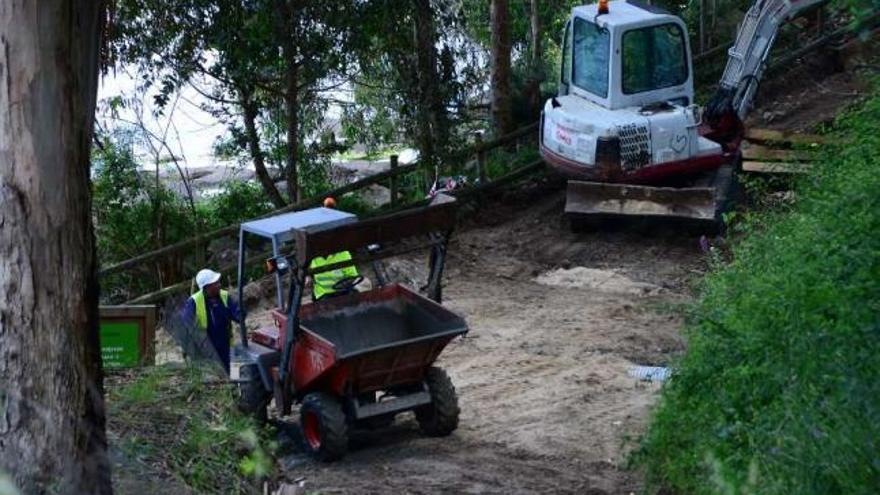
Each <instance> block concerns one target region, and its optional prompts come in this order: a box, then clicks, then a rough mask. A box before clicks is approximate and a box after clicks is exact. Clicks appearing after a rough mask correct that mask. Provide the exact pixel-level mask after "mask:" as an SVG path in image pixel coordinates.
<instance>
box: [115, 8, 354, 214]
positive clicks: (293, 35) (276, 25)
mask: <svg viewBox="0 0 880 495" xmlns="http://www.w3.org/2000/svg"><path fill="white" fill-rule="evenodd" d="M355 8H356V6H355V4H354V3H350V2H309V1H305V0H186V1H181V2H166V1H163V0H118V2H117V10H116V19H115V30H114V34H115V36H114V43H113V48H114V53H115V54H116V55H117V57H118V61H119V62H120V63H133V64H137V65H138V66H139V67H140V68H141V69H142V71H143V76H144V78H145V79H146V81H147V83H149V84H154V85H156V86H157V87H158V88H160V93H159V95H158V97H157V103H159V104H160V105H161V104H163V103H165V102H167V100H168V98H169V97H170V95H171V94H172V93H173V92H174V91H176V90H178V89H179V88H180V87H181V86H183V85H185V84H189V85H191V86H193V87H194V88H196V89H197V90H198V91H199V92H200V93H202V95H203V96H204V97H205V98H206V99H207V100H208V101H209V102H210V104H209V105H208V108H207V109H208V110H209V111H211V112H212V113H214V115H216V116H217V117H218V118H221V119H222V120H224V121H225V122H226V123H227V124H228V126H229V128H230V131H231V135H232V136H233V138H234V139H233V144H234V145H235V146H236V147H238V148H239V149H242V150H243V149H246V150H247V151H248V153H249V155H250V157H251V159H252V161H253V164H254V168H255V171H256V174H257V177H258V179H259V180H260V183H261V184H262V186H263V188H264V190H265V191H266V193H267V195H268V197H269V198H270V199H271V200H272V202H273V203H274V204H275V205H276V206H281V205H283V204H284V203H285V200H284V198H283V197H282V196H281V194H280V193H279V191H278V189H277V188H276V187H275V178H273V177H272V176H271V174H270V173H269V169H268V167H267V164H266V159H267V153H266V151H264V147H265V146H266V145H267V144H268V145H270V146H271V145H272V143H271V142H267V139H266V138H267V136H270V135H273V134H272V133H271V132H266V129H263V130H261V127H273V126H276V125H278V124H279V123H280V124H281V125H283V127H284V128H285V132H284V137H283V146H284V149H285V152H284V159H283V162H282V163H281V168H282V169H283V177H284V178H285V180H286V182H287V193H288V199H289V200H290V201H296V200H297V199H298V197H299V191H300V185H301V180H300V177H299V174H298V170H299V168H300V165H301V162H302V159H303V149H304V146H303V140H304V137H305V136H307V135H309V134H310V133H311V132H312V131H313V130H314V126H313V125H312V124H313V123H314V121H315V119H303V115H304V114H306V113H308V110H309V108H308V107H309V106H310V105H317V106H321V105H322V102H321V100H322V98H323V91H324V90H327V89H328V87H331V86H332V85H333V84H335V82H336V81H337V80H339V78H341V77H343V75H344V73H345V69H346V67H347V64H348V61H349V57H350V56H349V52H348V50H347V49H346V48H347V40H348V38H349V37H350V32H351V23H352V19H353V15H354V11H355ZM304 124H305V125H304Z"/></svg>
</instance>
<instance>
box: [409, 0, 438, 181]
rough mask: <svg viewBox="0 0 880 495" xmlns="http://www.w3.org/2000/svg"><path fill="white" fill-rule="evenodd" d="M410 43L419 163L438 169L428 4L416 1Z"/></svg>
mask: <svg viewBox="0 0 880 495" xmlns="http://www.w3.org/2000/svg"><path fill="white" fill-rule="evenodd" d="M414 21H415V22H414V24H413V39H414V41H415V49H416V68H417V70H416V77H417V80H418V100H417V103H416V105H417V106H416V122H417V126H418V138H417V143H418V146H419V160H420V161H422V162H423V163H427V164H430V165H437V164H438V162H439V160H438V158H437V147H436V144H437V142H436V136H435V134H436V131H437V129H435V128H434V127H435V124H436V123H437V118H436V111H437V109H436V108H435V107H436V105H435V103H434V101H435V98H436V97H437V96H438V95H437V56H436V47H435V45H436V36H435V31H434V11H433V9H432V8H431V1H430V0H415V17H414Z"/></svg>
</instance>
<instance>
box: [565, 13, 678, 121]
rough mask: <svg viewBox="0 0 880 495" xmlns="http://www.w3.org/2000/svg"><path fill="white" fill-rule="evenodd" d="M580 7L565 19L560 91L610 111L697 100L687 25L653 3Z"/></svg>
mask: <svg viewBox="0 0 880 495" xmlns="http://www.w3.org/2000/svg"><path fill="white" fill-rule="evenodd" d="M606 9H607V13H604V14H603V13H600V12H599V5H598V4H593V5H587V6H582V7H575V8H574V9H573V10H572V16H571V19H570V20H569V21H568V23H566V27H565V35H564V39H563V53H564V57H563V63H562V71H561V74H560V85H559V88H560V89H559V96H565V95H568V94H574V95H577V96H580V97H581V98H584V99H586V100H588V101H591V102H593V103H596V104H597V105H600V106H602V107H604V108H607V109H609V110H616V109H620V108H626V107H635V106H644V105H649V104H652V103H662V102H667V101H671V102H675V103H677V104H679V105H681V106H687V105H689V104H690V103H692V102H693V98H694V80H693V70H692V67H691V55H690V46H689V44H688V36H687V27H686V26H685V24H684V22H682V20H681V19H679V18H678V17H676V16H674V15H671V14H669V13H667V12H665V11H663V10H662V9H659V8H657V7H653V6H650V5H641V4H632V3H627V2H624V1H616V2H609V3H608V5H607V7H606Z"/></svg>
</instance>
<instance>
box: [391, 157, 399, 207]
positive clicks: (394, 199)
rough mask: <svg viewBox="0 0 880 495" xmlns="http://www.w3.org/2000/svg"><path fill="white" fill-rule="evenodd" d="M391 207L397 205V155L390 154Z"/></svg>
mask: <svg viewBox="0 0 880 495" xmlns="http://www.w3.org/2000/svg"><path fill="white" fill-rule="evenodd" d="M390 159H391V187H390V190H391V191H390V194H391V207H392V208H393V207H395V206H397V187H398V186H397V155H391V157H390Z"/></svg>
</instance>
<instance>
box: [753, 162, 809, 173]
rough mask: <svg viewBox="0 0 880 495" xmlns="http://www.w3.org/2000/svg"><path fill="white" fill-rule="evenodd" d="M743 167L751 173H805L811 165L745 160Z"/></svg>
mask: <svg viewBox="0 0 880 495" xmlns="http://www.w3.org/2000/svg"><path fill="white" fill-rule="evenodd" d="M742 169H743V172H747V173H751V174H805V173H807V172H808V171H809V170H810V166H809V164H806V163H785V162H759V161H743V163H742Z"/></svg>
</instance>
